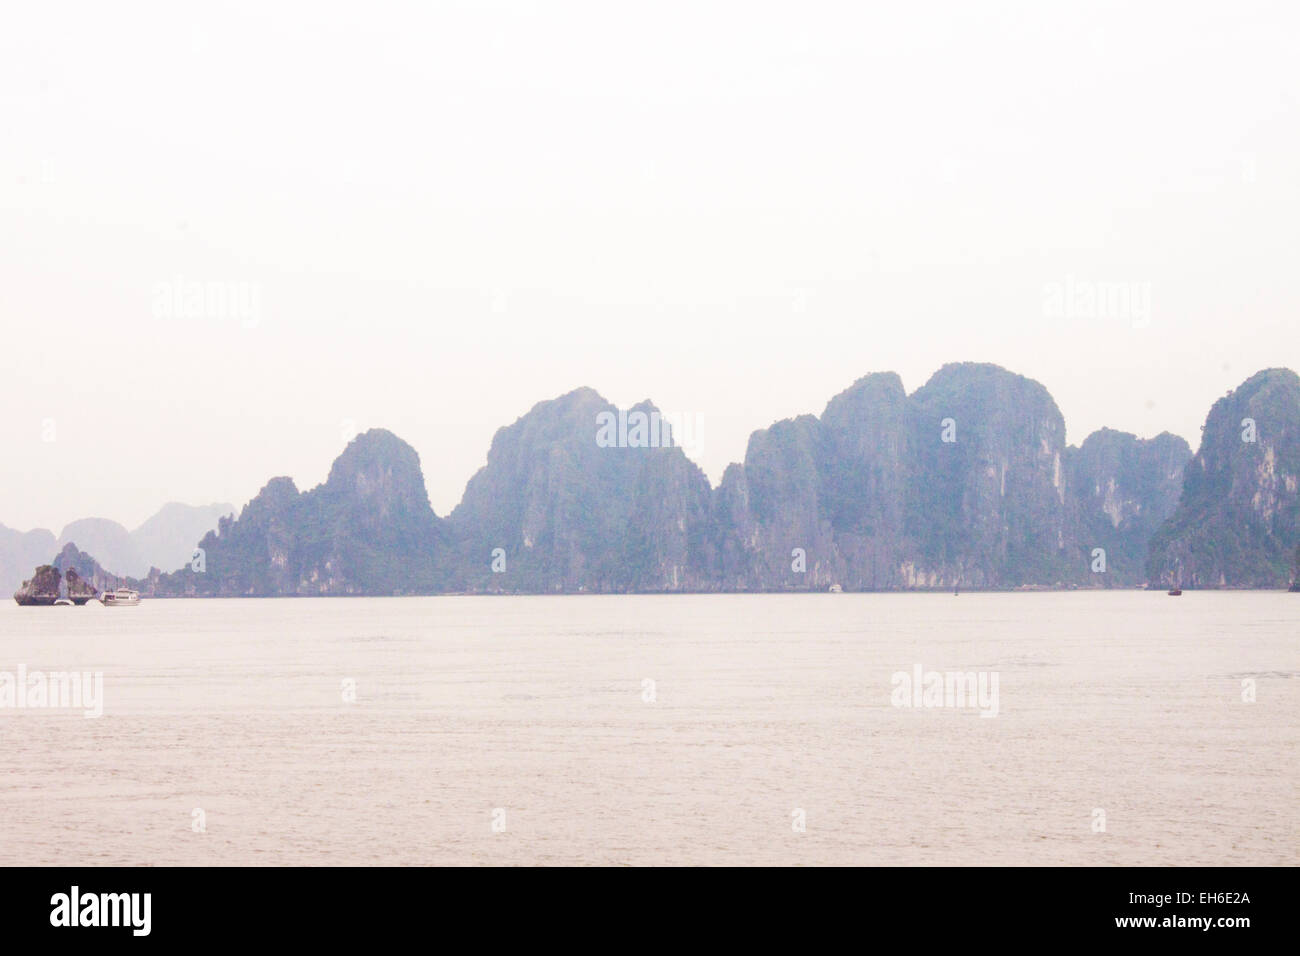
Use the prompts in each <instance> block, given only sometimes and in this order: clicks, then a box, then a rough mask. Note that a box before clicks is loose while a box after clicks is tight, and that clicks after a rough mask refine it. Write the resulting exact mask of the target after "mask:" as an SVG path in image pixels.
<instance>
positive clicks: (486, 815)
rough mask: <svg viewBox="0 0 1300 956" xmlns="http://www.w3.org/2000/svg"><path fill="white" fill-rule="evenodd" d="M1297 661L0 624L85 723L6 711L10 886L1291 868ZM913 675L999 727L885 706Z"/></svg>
mask: <svg viewBox="0 0 1300 956" xmlns="http://www.w3.org/2000/svg"><path fill="white" fill-rule="evenodd" d="M1298 637H1300V595H1287V594H1277V593H1262V594H1252V593H1220V594H1213V593H1200V594H1198V593H1191V592H1189V593H1187V594H1185V595H1184V596H1183V597H1182V598H1178V599H1173V598H1168V597H1166V596H1164V595H1163V594H1146V593H1137V592H1125V593H1109V594H1106V593H1086V594H1085V593H1072V594H963V595H961V596H960V597H953V596H952V595H917V594H897V595H850V594H844V595H800V596H776V595H772V596H764V595H754V596H684V597H538V598H521V597H516V598H457V597H451V598H429V599H416V598H406V599H359V600H347V599H325V600H262V601H146V602H145V603H144V604H142V605H141V606H140V607H138V608H117V609H105V608H101V607H99V606H97V605H94V606H88V607H85V608H67V609H64V608H57V609H56V608H50V609H45V608H19V607H17V606H16V605H14V604H12V603H8V602H6V603H5V604H4V605H3V606H2V607H0V672H6V671H7V672H10V673H15V674H16V672H17V668H18V665H20V664H22V665H25V666H26V667H27V668H28V670H29V671H30V670H33V669H37V668H40V669H44V670H76V671H102V672H103V675H104V676H103V680H104V685H103V687H104V689H103V694H104V716H103V717H101V718H99V719H86V718H85V717H84V716H83V715H82V714H81V712H80V711H75V712H74V711H67V710H48V709H46V710H37V709H26V710H18V709H0V742H2V744H3V746H2V747H0V820H3V825H4V833H5V854H4V862H6V863H12V864H24V863H29V864H87V863H90V864H101V863H102V864H212V863H221V864H249V863H253V864H262V863H265V864H281V863H306V864H343V863H348V864H370V863H398V864H433V863H444V864H445V863H462V864H464V863H470V864H473V863H485V864H486V863H491V864H532V863H552V864H558V863H602V864H647V863H705V864H725V863H740V864H749V863H771V864H812V863H820V864H826V863H830V864H848V863H885V864H949V863H951V864H1060V863H1100V864H1109V863H1123V864H1295V863H1297V862H1300V799H1298V798H1300V787H1298V783H1300V769H1298V768H1300V764H1298V762H1297V757H1298V756H1300V679H1297V678H1298V677H1300V673H1298V672H1300V640H1298ZM918 664H920V665H921V666H922V667H923V668H924V670H926V671H929V670H937V671H948V670H953V671H957V670H960V671H974V672H986V673H992V672H996V674H997V675H998V695H999V696H998V710H999V713H998V715H997V716H996V717H995V718H991V719H986V718H981V717H980V716H979V712H978V710H976V709H972V708H970V707H964V708H948V707H941V708H919V709H918V708H902V707H895V706H892V705H891V693H892V692H893V690H894V687H893V684H892V682H891V675H893V674H894V673H895V672H899V671H903V672H908V673H909V674H910V673H911V672H912V671H913V668H914V667H915V666H916V665H918ZM1248 679H1253V681H1254V687H1255V695H1256V700H1255V702H1254V703H1245V702H1243V700H1242V695H1243V687H1242V682H1243V680H1248ZM345 681H354V682H355V688H356V700H355V702H354V703H348V702H345V701H344V699H343V698H344V682H345ZM646 681H653V685H650V684H647V683H645V682H646ZM647 697H652V698H653V699H652V700H646V699H645V698H647ZM196 808H199V809H201V810H202V811H203V814H204V820H205V823H206V832H203V833H196V832H194V830H193V828H192V821H193V820H194V810H195V809H196ZM498 808H499V809H500V810H501V811H504V814H503V816H502V814H500V813H498V814H497V816H496V818H495V819H496V820H498V821H499V822H501V821H503V822H504V827H505V829H504V831H503V832H494V831H493V821H494V811H496V810H498ZM797 809H798V810H802V811H803V815H804V818H805V820H806V830H805V832H795V830H794V828H793V826H792V823H793V821H794V820H795V815H794V812H795V811H796V810H797ZM1094 810H1103V811H1104V813H1105V832H1104V833H1095V832H1093V826H1094Z"/></svg>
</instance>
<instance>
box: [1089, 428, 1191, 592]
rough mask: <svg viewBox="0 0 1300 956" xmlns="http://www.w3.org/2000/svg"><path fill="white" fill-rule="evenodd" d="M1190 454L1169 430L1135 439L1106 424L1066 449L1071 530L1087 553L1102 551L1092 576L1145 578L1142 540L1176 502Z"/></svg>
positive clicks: (1109, 580)
mask: <svg viewBox="0 0 1300 956" xmlns="http://www.w3.org/2000/svg"><path fill="white" fill-rule="evenodd" d="M1191 457H1192V450H1191V449H1190V448H1189V447H1188V446H1187V442H1185V441H1183V439H1181V438H1179V437H1178V436H1176V435H1171V434H1169V433H1168V432H1165V433H1163V434H1161V435H1157V436H1156V437H1155V438H1151V439H1140V438H1138V437H1137V436H1135V435H1130V434H1128V433H1126V432H1119V431H1115V430H1113V429H1110V428H1103V429H1102V430H1101V431H1097V432H1093V433H1092V434H1091V435H1089V436H1088V438H1087V439H1086V440H1085V441H1084V443H1083V444H1082V445H1081V446H1080V447H1078V448H1071V449H1069V450H1068V454H1067V456H1066V461H1067V467H1066V472H1067V476H1068V492H1069V495H1068V497H1069V500H1070V501H1071V502H1073V505H1074V512H1075V513H1074V515H1073V518H1074V521H1075V527H1076V532H1075V533H1076V536H1077V538H1078V540H1079V541H1080V542H1081V543H1082V544H1083V547H1084V549H1085V550H1087V551H1088V553H1089V555H1091V553H1092V549H1093V548H1102V549H1104V551H1105V556H1106V565H1107V568H1106V573H1105V575H1104V576H1099V577H1098V578H1097V579H1096V580H1097V581H1099V582H1101V583H1103V584H1107V585H1123V586H1127V587H1133V586H1136V585H1140V584H1142V583H1143V582H1144V581H1145V580H1146V560H1147V543H1148V542H1149V541H1150V540H1151V536H1152V535H1153V534H1154V533H1155V531H1156V529H1157V528H1159V527H1160V525H1161V524H1162V523H1164V521H1165V520H1166V519H1167V518H1168V517H1169V516H1170V515H1171V514H1173V511H1174V508H1175V507H1176V506H1177V505H1178V495H1179V492H1180V491H1181V489H1182V480H1183V469H1184V468H1185V467H1186V465H1187V462H1188V461H1189V460H1190V459H1191Z"/></svg>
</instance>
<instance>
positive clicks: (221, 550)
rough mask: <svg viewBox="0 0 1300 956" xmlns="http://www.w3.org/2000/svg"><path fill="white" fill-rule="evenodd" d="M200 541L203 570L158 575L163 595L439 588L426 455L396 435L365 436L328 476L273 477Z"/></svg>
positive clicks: (149, 585) (154, 587) (156, 588)
mask: <svg viewBox="0 0 1300 956" xmlns="http://www.w3.org/2000/svg"><path fill="white" fill-rule="evenodd" d="M199 547H200V548H201V549H202V550H203V558H202V567H201V569H196V568H195V567H194V566H189V567H184V568H182V569H180V570H179V571H176V572H174V573H172V574H158V573H154V574H151V575H150V578H149V580H148V581H146V582H144V583H143V585H142V587H143V589H144V591H145V593H146V594H153V595H159V596H181V595H194V596H224V597H235V596H250V597H264V596H280V595H291V594H296V595H341V594H417V593H419V594H427V593H432V592H434V591H436V590H439V586H440V578H439V577H438V574H437V572H436V570H435V559H436V556H437V552H438V550H439V549H440V547H441V529H440V527H439V522H438V519H437V518H436V516H435V515H434V513H433V509H432V508H431V507H430V506H429V498H428V493H427V492H426V491H425V487H424V476H423V473H422V472H421V470H420V460H419V456H418V455H417V454H416V453H415V450H414V449H413V448H411V446H410V445H408V444H406V443H405V442H404V441H402V440H401V439H400V438H398V437H397V436H395V435H393V434H392V433H391V432H387V431H383V430H381V429H374V430H371V431H369V432H366V433H365V434H364V435H361V436H359V437H357V438H356V439H355V440H353V441H352V443H351V444H349V445H348V447H347V448H346V449H345V450H344V452H343V454H342V455H340V456H339V458H338V459H337V460H336V461H335V462H334V465H333V467H332V468H331V470H330V474H329V478H328V480H327V481H326V482H325V483H324V484H323V485H320V486H318V487H316V488H313V489H312V490H311V491H308V492H304V493H299V491H298V489H297V488H296V487H295V486H294V483H293V481H292V480H291V479H289V478H273V479H271V480H270V481H269V482H268V483H267V484H266V486H265V487H264V488H263V489H262V490H261V491H260V492H258V494H257V497H255V498H254V499H253V500H252V501H250V502H249V503H248V505H246V506H245V508H244V510H243V512H242V513H241V514H240V516H239V518H238V519H234V518H230V517H227V518H222V519H221V520H220V522H219V524H218V526H217V530H216V531H215V532H212V533H209V534H208V535H207V536H206V537H205V538H203V540H202V541H200V542H199Z"/></svg>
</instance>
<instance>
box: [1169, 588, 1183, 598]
mask: <svg viewBox="0 0 1300 956" xmlns="http://www.w3.org/2000/svg"><path fill="white" fill-rule="evenodd" d="M1169 596H1170V597H1182V596H1183V589H1182V588H1170V589H1169Z"/></svg>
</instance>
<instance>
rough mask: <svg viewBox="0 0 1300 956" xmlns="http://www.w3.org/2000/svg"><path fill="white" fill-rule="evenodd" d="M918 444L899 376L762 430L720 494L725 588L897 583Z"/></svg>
mask: <svg viewBox="0 0 1300 956" xmlns="http://www.w3.org/2000/svg"><path fill="white" fill-rule="evenodd" d="M909 440H910V436H909V434H908V430H907V420H906V396H905V394H904V392H903V384H902V382H901V381H900V380H899V378H898V376H897V375H895V374H893V373H885V374H879V375H869V376H867V377H865V378H862V379H860V380H859V381H857V382H856V383H854V385H853V386H852V387H851V388H849V389H847V390H846V391H844V392H842V393H841V394H839V395H837V396H836V397H835V398H833V399H831V401H830V403H829V404H828V405H827V406H826V410H825V411H824V412H823V413H822V417H821V418H820V419H819V418H816V417H814V416H812V415H801V416H800V417H798V418H794V419H787V420H785V421H781V422H777V423H776V424H775V425H773V426H772V427H770V428H767V429H764V430H761V431H757V432H755V433H754V434H753V435H752V436H750V439H749V447H748V448H747V449H746V452H745V461H744V464H743V465H733V466H731V467H730V468H728V469H727V471H726V473H725V474H724V475H723V479H722V483H721V485H720V486H719V488H718V492H717V494H716V496H715V503H714V507H715V515H716V524H715V527H716V533H717V535H718V545H717V549H716V550H717V552H718V554H719V555H720V559H719V562H720V573H719V575H718V578H717V583H718V584H719V586H721V587H723V588H726V589H732V588H746V589H773V588H776V589H782V588H825V587H829V586H830V585H831V584H840V585H841V586H843V587H849V588H877V587H891V586H894V585H896V584H897V583H898V581H899V555H900V554H901V553H902V552H903V550H904V547H903V542H902V532H903V509H904V498H903V488H904V484H903V483H904V479H905V473H904V469H903V462H904V460H905V459H906V456H907V453H908V448H909Z"/></svg>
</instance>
